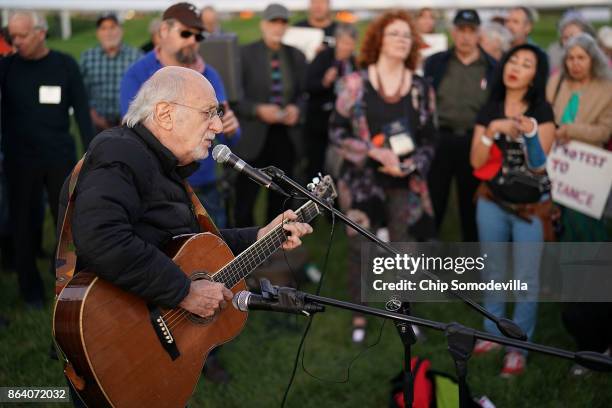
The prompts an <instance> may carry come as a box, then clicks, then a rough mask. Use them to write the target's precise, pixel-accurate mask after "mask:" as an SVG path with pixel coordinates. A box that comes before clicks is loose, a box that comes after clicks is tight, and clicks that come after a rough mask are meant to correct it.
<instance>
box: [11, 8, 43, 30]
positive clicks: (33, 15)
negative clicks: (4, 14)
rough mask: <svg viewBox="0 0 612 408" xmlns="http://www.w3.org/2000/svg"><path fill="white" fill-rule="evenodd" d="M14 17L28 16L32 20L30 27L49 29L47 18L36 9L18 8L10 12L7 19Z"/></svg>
mask: <svg viewBox="0 0 612 408" xmlns="http://www.w3.org/2000/svg"><path fill="white" fill-rule="evenodd" d="M15 17H28V18H29V19H30V20H31V21H32V28H34V29H37V30H42V31H47V30H49V25H48V24H47V19H46V18H45V17H44V16H43V15H42V14H40V13H38V12H36V11H29V10H20V11H15V12H14V13H12V14H11V16H10V18H9V21H10V20H12V19H13V18H15Z"/></svg>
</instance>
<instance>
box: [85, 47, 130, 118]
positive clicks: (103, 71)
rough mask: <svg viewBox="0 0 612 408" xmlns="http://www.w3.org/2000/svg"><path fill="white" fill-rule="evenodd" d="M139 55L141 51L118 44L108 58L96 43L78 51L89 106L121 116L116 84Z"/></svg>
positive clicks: (107, 114) (100, 111) (116, 116)
mask: <svg viewBox="0 0 612 408" xmlns="http://www.w3.org/2000/svg"><path fill="white" fill-rule="evenodd" d="M141 56H142V52H141V51H140V50H139V49H137V48H133V47H130V46H128V45H125V44H121V48H120V49H119V53H118V54H117V55H115V56H114V57H113V58H110V57H109V56H108V55H107V54H106V53H105V52H104V51H103V50H102V47H100V46H99V45H98V46H97V47H94V48H90V49H88V50H85V51H84V52H83V53H82V54H81V73H82V74H83V82H84V83H85V90H86V91H87V95H88V96H89V106H90V107H91V108H93V109H95V111H96V112H98V113H99V114H100V115H101V116H104V117H105V118H107V119H111V120H113V119H115V120H118V119H120V113H119V85H120V84H121V78H123V74H124V73H125V71H127V69H128V68H129V67H130V65H132V64H133V63H134V62H136V61H137V60H138V59H139V58H140V57H141Z"/></svg>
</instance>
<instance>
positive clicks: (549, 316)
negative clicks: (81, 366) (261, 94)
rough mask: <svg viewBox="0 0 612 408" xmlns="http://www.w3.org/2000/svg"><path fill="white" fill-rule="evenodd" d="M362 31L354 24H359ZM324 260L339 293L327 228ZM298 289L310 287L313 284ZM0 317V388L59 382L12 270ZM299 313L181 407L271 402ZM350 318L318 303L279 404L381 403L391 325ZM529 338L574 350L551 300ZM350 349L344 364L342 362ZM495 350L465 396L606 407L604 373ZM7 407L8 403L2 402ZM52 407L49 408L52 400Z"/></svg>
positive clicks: (545, 28)
mask: <svg viewBox="0 0 612 408" xmlns="http://www.w3.org/2000/svg"><path fill="white" fill-rule="evenodd" d="M557 18H558V16H557V15H555V14H550V15H548V14H545V15H544V16H543V17H542V22H541V23H540V24H539V25H538V28H537V30H536V33H535V35H534V39H535V40H536V42H538V43H540V44H541V45H543V46H546V45H547V44H548V43H550V42H551V41H552V40H553V39H554V38H555V35H556V31H555V25H554V24H555V22H556V19H557ZM149 19H150V17H144V18H138V19H134V20H131V21H128V22H127V23H126V24H125V33H126V35H125V37H126V42H127V43H129V44H132V45H140V44H142V43H144V42H145V41H146V37H147V34H146V27H147V25H148V21H149ZM360 26H361V28H363V27H364V25H363V24H361V25H360ZM92 27H93V22H91V24H86V23H84V22H82V21H79V22H78V24H75V26H74V31H75V35H74V37H73V38H72V39H71V40H69V41H62V40H59V39H57V38H51V39H50V40H49V43H50V45H51V46H52V47H53V48H55V49H59V50H64V51H66V52H69V53H70V54H72V55H73V56H75V57H76V58H78V56H79V55H80V53H81V52H82V51H83V50H84V49H86V48H88V47H90V46H92V45H94V44H95V36H94V30H93V28H92ZM225 28H226V29H227V30H228V31H235V32H238V34H239V35H240V39H241V42H243V43H244V42H248V41H250V40H252V39H254V38H257V36H258V25H257V22H256V21H254V20H251V21H246V22H245V21H238V20H233V21H230V22H228V23H227V24H226V25H225ZM52 234H53V226H52V225H51V221H50V219H49V217H47V220H46V224H45V247H46V248H47V250H48V251H50V250H51V246H52V242H51V240H52V238H51V237H52ZM329 236H330V224H329V223H328V221H327V220H325V219H319V220H318V221H317V223H316V226H315V233H314V234H313V235H312V236H310V237H307V238H306V239H305V240H304V241H305V245H306V247H307V248H308V249H309V251H310V252H311V254H312V256H313V258H314V260H315V261H316V263H317V264H318V265H322V263H323V259H324V256H325V252H326V249H327V245H328V244H330V240H329ZM443 236H444V238H445V239H446V240H448V241H456V240H458V239H459V232H458V219H457V210H456V208H454V206H452V205H451V208H450V209H449V214H447V219H446V222H445V225H444V228H443ZM331 245H332V249H331V256H330V259H329V265H328V268H327V272H326V275H325V278H324V279H325V280H324V284H323V289H322V292H321V295H323V296H329V297H334V298H338V299H345V300H346V299H348V293H347V290H346V286H347V284H346V279H347V277H346V268H345V263H346V238H345V236H344V231H343V228H341V227H339V226H337V230H336V231H335V236H334V240H333V242H331ZM39 268H40V270H41V271H43V272H42V275H43V276H44V280H45V284H46V287H47V289H48V293H49V297H51V293H52V288H53V277H52V276H51V275H50V273H48V260H46V259H44V260H40V261H39ZM302 289H303V290H306V291H309V292H314V290H315V287H314V286H313V285H306V286H305V287H303V288H302ZM0 314H1V315H3V316H6V317H8V318H9V319H10V320H11V325H10V327H9V328H8V329H5V330H2V331H0V385H2V386H63V385H64V380H63V376H62V367H61V365H60V363H59V362H57V361H54V360H51V359H50V358H49V357H48V352H49V346H50V331H51V321H50V317H51V305H49V306H48V307H47V309H46V310H44V311H28V310H25V308H24V306H23V303H22V302H21V300H20V299H19V295H18V291H17V278H16V275H15V273H14V272H13V271H0ZM414 314H415V315H416V316H419V317H423V318H430V319H434V320H439V321H443V322H451V321H458V322H460V323H462V324H465V325H469V326H471V327H474V328H481V326H482V320H481V319H480V318H479V316H478V315H477V314H476V313H475V312H473V311H471V310H468V308H467V307H466V306H464V305H463V304H460V303H457V302H450V303H435V304H416V305H415V306H414ZM305 323H306V319H305V318H301V317H300V318H296V317H293V316H284V315H280V314H279V315H276V314H270V313H263V312H253V313H251V315H250V318H249V320H248V323H247V326H246V328H245V330H244V331H243V333H242V334H241V335H240V336H239V337H238V338H237V339H236V340H235V341H233V342H231V343H229V344H227V345H226V346H224V347H223V349H222V350H221V352H220V354H219V355H220V359H221V360H222V361H223V363H224V364H225V365H226V366H227V368H228V369H229V371H230V372H231V374H232V377H233V381H232V382H231V383H230V384H229V385H228V386H216V385H213V384H210V383H208V382H206V381H204V380H202V381H200V383H199V385H198V389H197V392H196V394H195V396H194V398H193V400H192V402H191V404H190V406H194V407H217V406H228V407H238V406H252V407H270V406H279V405H280V402H281V399H282V397H283V393H284V390H285V387H286V384H287V382H288V380H289V376H290V373H291V370H292V366H293V361H294V358H295V353H296V350H297V346H298V344H299V341H300V338H301V333H302V331H303V329H304V327H305ZM381 325H382V321H381V320H378V319H370V320H369V326H368V333H367V337H366V342H367V343H368V344H373V343H374V342H375V341H376V339H377V337H378V335H379V333H381V331H380V330H381ZM350 333H351V315H350V313H348V312H345V311H341V310H335V309H332V308H329V307H328V308H327V311H326V312H325V313H324V314H321V315H318V316H316V317H315V318H314V321H313V324H312V327H311V330H310V334H309V335H308V337H307V340H306V351H305V354H304V360H303V365H304V366H305V368H306V369H307V370H308V372H309V373H311V374H312V375H314V376H316V377H319V379H315V378H313V377H311V376H310V375H308V374H307V373H306V372H305V371H303V370H302V369H301V368H298V371H297V375H296V379H295V383H294V385H293V388H292V390H291V393H290V395H289V399H288V404H287V406H289V407H316V408H321V407H385V406H387V404H388V398H389V389H390V388H389V380H390V379H391V378H392V377H394V376H395V375H396V374H397V373H398V372H399V371H400V369H401V367H402V356H403V352H402V346H401V343H400V341H399V339H398V338H397V334H396V331H395V328H394V327H393V325H392V324H389V323H387V324H385V325H384V327H383V329H382V333H381V338H380V342H379V343H378V344H377V345H376V346H375V347H372V348H367V347H366V346H363V347H360V346H355V345H353V344H352V343H351V341H350ZM426 335H427V340H426V341H424V342H420V343H417V344H416V345H415V346H414V348H413V353H414V354H415V355H419V356H421V357H427V358H429V359H431V361H432V366H433V368H435V369H437V370H441V371H445V372H448V373H452V374H454V368H453V363H452V360H451V358H450V356H449V354H448V352H447V350H446V341H445V339H444V336H443V334H441V333H439V332H434V331H426ZM535 341H536V342H539V343H543V344H547V345H551V346H557V347H562V348H567V349H572V348H573V347H574V344H573V341H572V340H571V338H570V337H569V335H568V334H567V333H566V332H565V330H564V329H563V327H562V325H561V320H560V306H559V305H556V304H541V306H540V309H539V315H538V327H537V331H536V334H535ZM359 354H360V358H358V359H357V360H355V361H354V362H353V364H352V366H351V369H350V377H349V375H348V374H349V372H348V371H347V368H348V367H349V365H350V363H351V361H352V360H353V359H354V358H355V357H356V356H357V355H359ZM501 357H502V355H501V354H497V355H491V356H486V357H479V358H473V359H472V360H471V361H470V365H469V378H468V381H469V384H470V387H471V390H472V393H473V395H475V396H480V395H487V396H488V397H489V398H490V399H491V400H492V401H493V402H494V403H495V404H496V406H497V407H551V408H553V407H555V408H556V407H610V406H612V376H610V375H609V374H608V375H604V374H592V375H590V376H588V377H586V378H580V379H576V378H571V377H570V376H568V369H569V367H570V366H571V363H570V362H568V361H564V360H560V359H555V358H552V357H548V356H544V355H537V354H535V353H532V354H531V355H530V357H529V364H528V369H527V372H526V373H525V375H523V376H521V377H519V378H516V379H512V380H504V379H501V378H500V377H499V376H498V373H499V370H500V368H501ZM11 406H14V405H11ZM54 406H58V405H57V404H55V405H54Z"/></svg>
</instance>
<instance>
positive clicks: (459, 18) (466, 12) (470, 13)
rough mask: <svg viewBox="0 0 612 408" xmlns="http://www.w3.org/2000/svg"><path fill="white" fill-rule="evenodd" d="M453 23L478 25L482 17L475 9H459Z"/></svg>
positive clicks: (457, 24)
mask: <svg viewBox="0 0 612 408" xmlns="http://www.w3.org/2000/svg"><path fill="white" fill-rule="evenodd" d="M453 24H454V25H456V26H459V25H472V26H476V27H478V26H479V25H480V17H478V12H477V11H476V10H474V9H462V10H458V11H457V14H455V18H454V19H453Z"/></svg>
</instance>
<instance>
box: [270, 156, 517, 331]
mask: <svg viewBox="0 0 612 408" xmlns="http://www.w3.org/2000/svg"><path fill="white" fill-rule="evenodd" d="M260 170H261V171H262V172H264V173H266V174H267V175H268V176H270V177H272V178H273V179H276V180H277V181H278V182H282V183H283V184H285V185H287V186H290V187H291V188H293V189H294V190H297V191H298V192H299V193H300V194H302V195H303V196H304V197H307V198H308V199H310V200H312V201H314V202H315V203H317V204H318V205H319V206H321V207H323V208H325V209H327V210H328V211H330V212H331V213H333V214H334V215H335V216H336V217H338V218H340V219H341V220H342V222H344V223H345V224H347V225H349V226H350V227H351V228H353V229H354V230H355V231H357V232H359V233H360V234H361V235H363V236H364V237H366V238H367V239H369V240H370V241H372V242H374V243H375V244H376V245H378V246H379V247H381V248H383V249H384V250H386V251H387V252H389V253H390V254H393V255H401V254H400V252H399V251H398V250H397V249H395V248H393V247H392V246H391V245H389V244H387V243H386V242H383V241H381V240H380V239H379V238H378V237H377V236H376V235H374V234H372V233H371V232H370V231H368V230H367V229H365V228H363V227H362V226H361V225H359V224H357V223H356V222H354V221H353V220H351V219H350V218H348V217H347V216H346V215H344V214H343V213H342V212H341V211H338V210H337V209H335V208H334V207H333V206H331V205H329V204H327V203H326V202H325V201H323V200H321V199H320V198H319V197H317V196H315V195H314V194H312V193H311V192H310V191H308V189H306V188H304V187H302V186H301V185H300V184H299V183H298V182H296V181H295V180H293V179H291V178H290V177H287V176H286V175H285V172H284V171H282V170H281V169H279V168H277V167H274V166H268V167H265V168H263V169H260ZM420 272H422V273H424V274H425V275H426V276H428V277H429V278H431V279H434V280H438V279H440V278H439V277H438V276H436V274H434V273H432V272H429V271H427V270H425V269H420ZM448 292H449V293H450V294H452V295H453V296H455V297H456V298H458V299H460V300H461V301H462V302H464V303H466V304H467V305H469V306H470V307H471V308H472V309H474V310H476V311H477V312H478V313H480V314H481V315H483V316H484V317H486V318H487V319H489V320H491V321H493V322H495V324H496V326H497V328H498V329H499V331H500V332H501V333H502V334H503V335H504V336H507V337H510V338H513V339H521V340H526V339H527V336H526V335H525V333H523V330H522V329H521V328H520V327H519V326H518V325H517V324H516V323H515V322H513V321H512V320H510V319H506V318H498V317H497V316H495V315H494V314H492V313H491V312H489V311H488V310H486V309H485V308H484V307H482V306H480V305H479V304H478V303H476V302H475V301H473V300H472V299H470V298H468V297H466V296H464V295H463V294H461V293H459V292H456V291H454V290H452V289H450V290H449V291H448ZM406 312H407V313H410V308H409V306H408V307H407V310H406Z"/></svg>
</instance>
